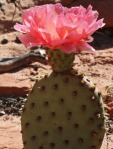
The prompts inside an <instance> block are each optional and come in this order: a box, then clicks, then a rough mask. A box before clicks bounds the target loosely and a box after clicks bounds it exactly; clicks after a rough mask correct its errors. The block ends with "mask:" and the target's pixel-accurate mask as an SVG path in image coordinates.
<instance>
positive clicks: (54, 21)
mask: <svg viewBox="0 0 113 149" xmlns="http://www.w3.org/2000/svg"><path fill="white" fill-rule="evenodd" d="M97 19H98V12H97V11H93V10H92V6H91V5H89V6H88V8H87V9H86V8H84V7H83V6H80V7H72V8H67V7H63V6H62V5H61V4H54V5H53V4H47V5H42V6H36V7H32V8H30V9H28V10H26V11H25V12H24V14H23V16H22V25H21V24H18V23H17V24H16V25H15V26H14V28H15V29H16V30H18V31H20V32H22V33H24V34H22V35H21V36H20V37H19V39H20V40H21V42H22V43H23V44H24V45H25V46H43V47H47V48H50V49H52V50H54V49H61V50H62V51H64V52H66V53H72V52H75V53H76V52H82V51H95V49H94V48H93V47H91V46H90V45H89V44H88V42H89V41H90V40H89V39H91V35H92V34H93V33H94V32H95V31H96V30H98V29H99V28H102V27H103V26H104V23H103V19H100V20H97Z"/></svg>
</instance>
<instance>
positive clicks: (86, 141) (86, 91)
mask: <svg viewBox="0 0 113 149" xmlns="http://www.w3.org/2000/svg"><path fill="white" fill-rule="evenodd" d="M104 134H105V118H104V109H103V102H102V98H101V94H100V93H99V92H98V91H97V89H96V88H95V86H94V84H93V83H92V82H91V81H90V80H88V79H87V77H85V76H82V75H79V74H75V72H74V71H73V70H72V71H70V72H62V73H54V72H53V73H51V74H50V75H48V76H46V77H45V78H43V79H41V80H39V81H38V82H37V83H36V84H35V85H34V87H33V90H32V92H31V93H30V95H29V96H28V99H27V101H26V104H25V107H24V109H23V115H22V137H23V144H24V149H100V147H101V144H102V140H103V137H104Z"/></svg>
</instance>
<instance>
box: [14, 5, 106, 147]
mask: <svg viewBox="0 0 113 149" xmlns="http://www.w3.org/2000/svg"><path fill="white" fill-rule="evenodd" d="M97 18H98V13H97V12H96V11H93V10H92V7H91V6H89V7H88V8H87V9H85V8H83V7H82V6H80V7H72V8H70V9H68V8H66V7H63V6H62V5H61V4H56V5H52V4H50V5H43V6H37V7H33V8H30V9H29V10H27V11H26V12H25V13H24V15H23V25H19V24H17V25H16V26H15V28H16V29H17V30H19V31H21V32H24V33H25V34H23V35H22V36H21V37H20V40H21V41H22V42H23V43H24V44H25V45H26V46H36V45H41V46H43V47H46V49H47V57H48V64H50V65H51V66H52V70H53V71H52V73H51V74H48V75H46V76H45V77H43V78H40V80H38V81H37V82H36V83H35V85H34V87H33V89H32V91H31V92H30V94H29V96H28V99H27V101H26V103H25V106H24V108H23V114H22V120H21V125H22V138H23V144H24V149H64V148H65V149H66V148H67V149H100V148H101V144H102V141H103V138H104V134H105V130H106V129H105V112H104V104H103V101H102V97H101V93H100V92H98V90H97V88H96V86H95V85H94V84H93V83H92V82H91V81H90V80H89V79H88V78H87V77H86V76H85V75H82V74H79V73H77V71H75V70H74V69H73V62H74V60H76V59H75V57H76V52H81V51H85V50H86V51H94V49H93V48H92V47H91V46H90V45H88V43H87V42H88V39H89V37H90V36H91V35H92V33H93V32H94V31H95V30H97V29H98V28H100V27H102V26H103V25H104V24H103V20H99V21H97Z"/></svg>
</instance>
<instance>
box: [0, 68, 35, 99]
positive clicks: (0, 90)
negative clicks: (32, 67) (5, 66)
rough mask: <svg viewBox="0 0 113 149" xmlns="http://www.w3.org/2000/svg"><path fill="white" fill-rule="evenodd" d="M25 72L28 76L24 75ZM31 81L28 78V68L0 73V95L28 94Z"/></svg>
mask: <svg viewBox="0 0 113 149" xmlns="http://www.w3.org/2000/svg"><path fill="white" fill-rule="evenodd" d="M25 72H27V73H28V74H27V75H28V76H26V73H25ZM32 84H33V82H31V81H30V79H29V70H27V69H24V70H21V71H17V72H12V73H4V74H0V96H1V95H5V96H8V95H20V96H23V95H25V94H28V93H29V91H30V90H31V87H32Z"/></svg>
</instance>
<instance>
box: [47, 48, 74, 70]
mask: <svg viewBox="0 0 113 149" xmlns="http://www.w3.org/2000/svg"><path fill="white" fill-rule="evenodd" d="M47 55H48V63H49V65H50V66H51V67H52V69H53V70H54V71H57V72H63V71H66V70H69V69H71V68H72V67H73V61H74V58H75V54H74V53H71V54H67V53H64V52H62V51H60V50H57V49H56V50H53V51H52V50H47Z"/></svg>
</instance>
